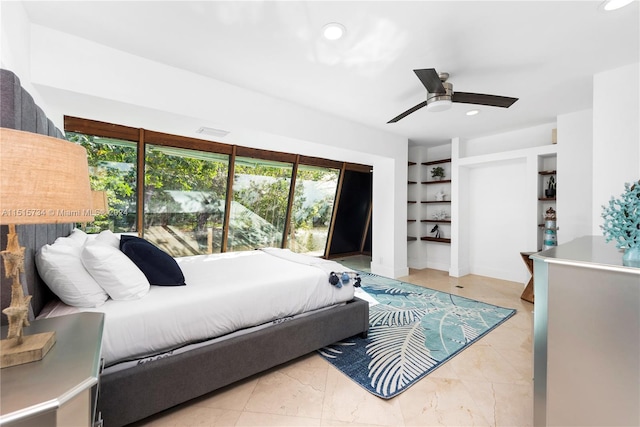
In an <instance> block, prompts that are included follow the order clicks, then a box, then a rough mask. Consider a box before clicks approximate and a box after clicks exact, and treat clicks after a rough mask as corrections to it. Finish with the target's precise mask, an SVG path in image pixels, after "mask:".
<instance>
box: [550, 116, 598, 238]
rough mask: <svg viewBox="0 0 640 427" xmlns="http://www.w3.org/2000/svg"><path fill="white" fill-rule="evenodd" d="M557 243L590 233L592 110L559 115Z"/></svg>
mask: <svg viewBox="0 0 640 427" xmlns="http://www.w3.org/2000/svg"><path fill="white" fill-rule="evenodd" d="M557 170H558V174H557V175H556V177H557V199H558V202H557V204H558V208H557V211H558V219H557V226H558V227H559V230H558V244H562V243H565V242H569V241H571V240H573V239H576V238H578V237H580V236H585V235H589V234H591V230H592V220H593V218H592V215H591V207H592V198H591V197H592V191H591V187H592V184H591V180H592V177H593V110H591V109H589V110H584V111H578V112H575V113H570V114H562V115H560V116H558V168H557Z"/></svg>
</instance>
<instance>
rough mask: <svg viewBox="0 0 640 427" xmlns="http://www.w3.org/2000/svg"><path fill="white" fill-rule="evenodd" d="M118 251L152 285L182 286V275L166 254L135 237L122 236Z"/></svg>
mask: <svg viewBox="0 0 640 427" xmlns="http://www.w3.org/2000/svg"><path fill="white" fill-rule="evenodd" d="M120 250H121V251H122V252H123V253H124V254H125V255H126V256H128V257H129V259H131V261H133V263H134V264H135V265H137V266H138V268H139V269H140V270H141V271H142V272H143V273H144V275H145V276H146V277H147V279H148V280H149V283H150V284H152V285H158V286H184V285H186V283H184V274H182V270H181V269H180V267H179V266H178V263H177V262H176V260H175V259H173V258H172V257H171V256H170V255H169V254H168V253H166V252H164V251H163V250H162V249H160V248H158V247H157V246H155V245H154V244H153V243H151V242H148V241H146V240H144V239H141V238H139V237H136V236H127V235H122V236H121V237H120Z"/></svg>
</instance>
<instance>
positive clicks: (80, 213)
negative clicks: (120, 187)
mask: <svg viewBox="0 0 640 427" xmlns="http://www.w3.org/2000/svg"><path fill="white" fill-rule="evenodd" d="M94 209H95V208H94V207H93V198H92V195H91V188H90V184H89V166H88V163H87V152H86V150H85V149H84V147H82V146H80V145H77V144H74V143H72V142H68V141H65V140H63V139H59V138H53V137H50V136H45V135H39V134H35V133H31V132H23V131H18V130H13V129H7V128H0V224H51V223H70V222H89V221H93V212H94V211H95V210H94Z"/></svg>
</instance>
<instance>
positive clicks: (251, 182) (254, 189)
mask: <svg viewBox="0 0 640 427" xmlns="http://www.w3.org/2000/svg"><path fill="white" fill-rule="evenodd" d="M292 170H293V165H292V164H288V163H281V162H275V161H267V160H260V159H254V158H248V157H236V161H235V174H234V180H233V199H232V200H233V201H232V204H231V212H230V216H229V241H228V244H227V249H228V250H229V251H244V250H250V249H256V248H263V247H267V246H273V247H280V246H281V245H282V238H283V236H284V229H285V223H286V215H287V206H288V201H289V187H290V186H291V173H292Z"/></svg>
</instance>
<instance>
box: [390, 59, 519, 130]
mask: <svg viewBox="0 0 640 427" xmlns="http://www.w3.org/2000/svg"><path fill="white" fill-rule="evenodd" d="M413 72H414V73H416V75H417V76H418V78H419V79H420V81H421V82H422V84H423V85H424V87H425V88H427V100H426V101H422V102H421V103H420V104H418V105H416V106H415V107H412V108H409V109H408V110H407V111H405V112H404V113H402V114H400V115H399V116H396V117H394V118H393V119H391V120H389V121H388V122H387V123H395V122H397V121H398V120H400V119H403V118H405V117H407V116H408V115H409V114H411V113H414V112H416V111H418V110H419V109H421V108H422V107H425V106H426V107H427V110H429V111H444V110H446V109H449V108H451V103H452V102H460V103H464V104H478V105H488V106H490V107H503V108H509V107H511V105H513V103H514V102H516V101H517V100H518V98H509V97H506V96H497V95H485V94H482V93H469V92H454V91H453V85H452V84H451V83H449V82H448V81H447V79H448V78H449V73H439V74H438V73H437V72H436V70H435V68H425V69H422V70H413Z"/></svg>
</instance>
